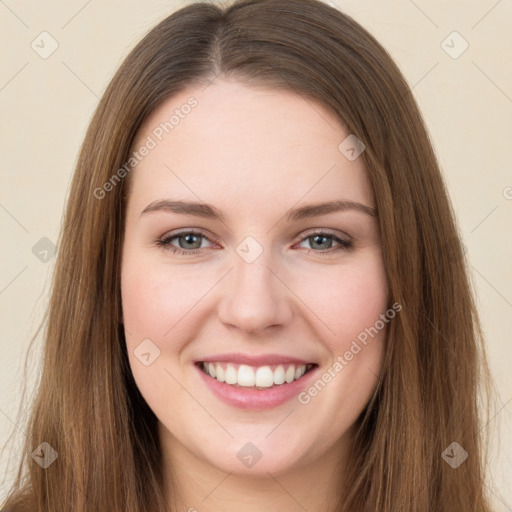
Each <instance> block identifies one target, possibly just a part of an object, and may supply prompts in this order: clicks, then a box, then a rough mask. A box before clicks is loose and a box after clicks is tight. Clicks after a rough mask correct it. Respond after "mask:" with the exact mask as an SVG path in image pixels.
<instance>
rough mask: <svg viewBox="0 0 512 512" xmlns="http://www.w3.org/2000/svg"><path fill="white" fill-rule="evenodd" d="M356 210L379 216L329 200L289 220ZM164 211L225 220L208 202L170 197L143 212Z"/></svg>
mask: <svg viewBox="0 0 512 512" xmlns="http://www.w3.org/2000/svg"><path fill="white" fill-rule="evenodd" d="M349 210H355V211H358V212H361V213H365V214H367V215H370V216H371V217H377V209H376V208H373V207H371V206H366V205H364V204H362V203H357V202H355V201H345V200H338V201H328V202H325V203H315V204H309V205H306V206H301V207H300V208H294V209H291V210H289V211H288V212H287V217H286V218H287V221H298V220H302V219H309V218H312V217H320V216H322V215H328V214H329V213H334V212H339V211H349ZM156 211H164V212H170V213H180V214H185V215H193V216H195V217H203V218H207V219H218V220H220V221H222V222H224V221H225V217H224V214H223V213H222V212H221V211H220V210H218V209H217V208H215V206H212V205H210V204H206V203H193V202H187V201H171V200H169V199H158V200H156V201H153V202H152V203H150V204H148V205H147V206H146V208H144V210H142V212H141V216H142V215H143V214H146V213H149V212H156Z"/></svg>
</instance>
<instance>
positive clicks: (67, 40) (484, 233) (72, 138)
mask: <svg viewBox="0 0 512 512" xmlns="http://www.w3.org/2000/svg"><path fill="white" fill-rule="evenodd" d="M188 3H190V2H187V1H178V0H175V1H171V0H168V1H163V0H152V1H147V2H142V1H138V2H136V1H127V0H123V1H122V2H121V1H113V0H108V1H107V0H89V1H86V0H68V1H66V2H64V1H60V2H57V1H46V2H38V1H36V0H32V1H19V0H5V1H2V0H0V42H1V44H2V48H3V52H2V61H1V65H0V108H1V112H2V123H1V132H0V149H1V155H2V162H1V174H0V175H1V188H0V225H1V233H2V252H1V259H2V260H1V266H0V310H1V311H2V317H1V337H0V350H1V360H0V390H1V395H0V447H2V446H3V445H4V443H5V442H6V441H7V439H8V437H9V435H10V434H11V432H14V438H13V440H14V442H15V445H14V448H10V446H11V445H9V446H8V447H7V448H6V449H5V450H4V451H3V453H2V454H1V457H0V503H1V502H2V498H3V497H4V493H5V489H6V488H7V487H8V485H9V482H10V481H11V478H12V474H13V472H14V469H15V466H14V464H13V463H14V461H15V459H14V457H13V451H12V450H14V451H15V450H16V446H19V443H20V438H21V435H22V432H23V428H24V426H23V423H22V421H20V419H19V418H17V411H18V407H19V405H20V403H21V394H20V393H21V389H22V377H23V373H22V371H23V361H24V356H25V353H26V351H27V348H28V344H29V342H30V338H31V336H32V335H33V334H34V333H35V329H36V327H37V325H38V324H39V321H40V318H41V314H42V312H43V309H44V307H45V306H46V304H47V301H48V295H47V294H48V288H49V283H50V276H51V272H52V269H53V265H54V262H55V258H50V259H49V261H48V262H46V263H44V262H42V261H40V260H39V259H38V258H37V257H36V256H35V255H34V254H33V252H32V248H33V246H34V245H35V244H36V243H38V242H39V241H40V240H41V238H43V237H47V238H48V239H49V240H50V241H52V242H53V243H55V242H56V240H57V236H58V232H59V226H60V222H61V215H62V212H63V207H64V203H65V199H66V197H67V193H68V187H69V183H70V179H71V175H72V170H73V167H74V164H75V162H76V157H77V152H78V149H79V145H80V143H81V141H82V138H83V136H84V134H85V130H86V127H87V124H88V122H89V120H90V117H91V115H92V112H93V109H94V108H95V106H96V104H97V102H98V99H99V97H100V96H101V94H102V93H103V91H104V89H105V87H106V85H107V83H108V81H109V80H110V78H111V77H112V75H113V73H114V72H115V70H116V68H117V67H118V66H119V64H120V63H121V61H122V59H123V58H124V57H125V56H126V54H127V53H128V51H129V50H130V49H131V48H132V47H133V46H134V44H135V43H136V42H137V41H138V40H139V39H140V38H141V37H142V36H143V35H144V34H145V33H146V32H147V31H148V30H149V29H150V28H151V27H152V26H154V25H155V24H156V23H157V22H158V21H160V20H161V19H163V18H164V17H166V16H167V15H169V14H170V13H171V12H173V11H174V10H176V9H178V8H179V7H182V6H184V5H186V4H188ZM328 3H333V2H328ZM334 3H335V4H336V5H337V6H338V7H339V8H341V9H342V10H343V11H345V12H346V13H347V14H350V15H351V16H353V17H354V18H355V19H356V20H357V21H359V22H360V23H361V24H362V25H363V26H364V27H366V28H367V29H368V30H369V31H370V32H371V33H372V34H374V35H375V36H376V38H377V39H378V40H379V41H380V42H381V43H382V44H383V45H384V47H385V48H386V49H387V50H388V51H389V52H390V53H391V55H392V56H393V57H394V59H395V60H396V61H397V63H398V65H399V66H400V68H401V69H402V71H403V73H404V75H405V77H406V79H407V80H408V82H409V83H410V85H411V87H412V88H413V93H414V95H415V97H416V98H417V101H418V102H419V105H420V108H421V109H422V112H423V114H424V116H425V119H426V122H427V125H428V128H429V130H430V133H431V136H432V140H433V143H434V145H435V148H436V151H437V153H438V156H439V160H440V163H441V166H442V169H443V172H444V175H445V178H446V182H447V185H448V188H449V192H450V195H451V198H452V201H453V203H454V206H455V210H456V212H457V216H458V221H459V225H460V228H461V232H462V236H463V241H464V244H465V246H466V247H467V255H468V258H469V261H470V264H471V269H472V279H473V283H474V288H475V293H476V295H477V298H478V306H479V309H480V312H481V316H482V320H483V323H484V327H485V332H486V336H487V340H488V341H487V347H488V354H489V358H490V363H491V369H492V371H493V375H494V378H495V381H496V385H497V389H498V391H499V397H498V400H497V404H496V407H495V410H494V414H495V417H494V418H493V419H492V421H491V422H490V424H489V425H488V427H487V428H489V429H491V431H492V432H493V433H494V439H495V443H494V449H493V455H492V457H493V464H492V475H491V476H492V479H493V483H490V485H491V487H492V488H493V490H494V493H493V496H494V499H495V501H496V510H497V511H498V512H502V511H511V510H512V378H511V376H510V372H511V369H512V339H511V334H512V271H511V265H510V262H511V261H512V237H511V234H512V173H511V160H512V159H511V157H510V149H511V135H512V68H511V66H510V62H512V39H511V38H510V27H511V26H512V1H511V0H499V1H496V0H479V1H476V0H473V1H467V0H466V1H462V0H459V1H441V0H436V1H426V0H416V1H414V2H413V1H412V0H392V1H386V2H383V1H378V0H371V1H370V0H368V1H365V2H361V1H358V0H338V1H335V2H334ZM43 31H46V32H48V33H49V34H51V37H52V38H54V39H55V40H56V41H57V42H58V48H57V50H56V51H55V52H54V53H53V54H52V55H50V56H49V57H48V58H47V59H43V58H41V57H40V56H39V55H38V53H36V51H34V50H33V49H32V47H31V44H32V42H33V41H34V40H35V43H34V46H35V45H36V44H39V46H40V47H41V46H42V43H41V42H40V41H41V37H47V39H45V48H46V49H49V48H50V39H49V38H48V37H49V36H41V37H39V35H40V34H41V32H43ZM453 31H457V32H458V33H459V34H460V35H461V36H462V38H463V39H464V40H465V41H467V43H468V44H469V47H468V48H467V50H466V51H465V52H464V53H462V54H461V55H460V56H458V58H452V57H453V56H455V55H456V54H457V53H459V52H460V51H461V50H462V49H463V45H464V41H463V40H462V39H457V37H458V36H457V35H455V36H454V35H453V34H452V32H453ZM450 34H452V35H450ZM448 36H449V37H448ZM447 37H448V39H446V38H447ZM445 39H446V42H445V43H444V44H442V42H443V41H444V40H445ZM450 47H451V48H450ZM445 50H447V51H449V52H451V53H452V56H450V55H449V54H448V53H447V52H446V51H445ZM39 51H40V52H41V51H43V49H42V48H39ZM39 243H44V242H39ZM49 256H51V254H49ZM40 348H41V340H40V338H39V339H38V340H37V342H36V344H35V350H34V352H33V353H31V358H30V365H29V369H30V372H29V374H30V379H31V384H30V386H31V387H29V390H30V389H33V387H34V384H35V382H36V380H37V376H38V361H39V357H40ZM22 410H26V404H24V405H23V408H22ZM498 443H499V444H498ZM4 474H6V477H5V479H3V475H4ZM506 503H508V505H506Z"/></svg>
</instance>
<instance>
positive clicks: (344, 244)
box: [156, 230, 353, 256]
mask: <svg viewBox="0 0 512 512" xmlns="http://www.w3.org/2000/svg"><path fill="white" fill-rule="evenodd" d="M184 235H196V236H200V237H202V238H206V240H210V239H209V238H208V237H207V236H206V235H204V234H203V233H201V232H198V231H193V230H191V231H181V232H179V233H175V234H173V235H171V236H168V237H165V238H163V239H159V240H156V245H157V246H158V247H161V248H163V249H164V250H166V251H171V252H172V253H175V254H176V253H177V254H180V255H183V256H185V255H186V256H191V255H195V254H198V253H199V252H201V249H192V250H190V251H187V250H185V249H181V248H180V247H175V246H174V245H171V243H170V242H171V241H172V240H174V239H175V238H180V237H182V236H184ZM314 236H323V237H325V238H332V239H333V240H335V241H336V242H338V243H339V246H338V247H335V248H331V249H328V250H326V251H319V250H316V249H308V250H307V251H308V252H307V254H310V253H314V254H318V255H325V254H332V253H334V252H337V251H340V250H345V251H349V250H351V249H353V244H352V242H350V241H348V240H344V239H343V238H340V237H339V236H337V235H334V234H333V233H329V232H326V231H321V230H314V231H313V232H309V233H307V234H306V235H305V236H304V237H303V238H302V239H301V240H300V242H299V243H302V242H303V241H305V240H307V239H308V238H312V237H314ZM210 241H211V240H210Z"/></svg>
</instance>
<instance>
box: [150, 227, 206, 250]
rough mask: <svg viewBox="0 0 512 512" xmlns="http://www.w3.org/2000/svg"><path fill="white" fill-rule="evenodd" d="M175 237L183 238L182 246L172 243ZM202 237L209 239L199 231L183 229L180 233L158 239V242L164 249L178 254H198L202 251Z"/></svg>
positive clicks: (180, 243)
mask: <svg viewBox="0 0 512 512" xmlns="http://www.w3.org/2000/svg"><path fill="white" fill-rule="evenodd" d="M174 239H178V240H183V242H179V245H180V247H176V246H175V245H172V244H171V242H172V241H173V240H174ZM201 239H205V240H208V238H207V237H206V236H205V235H204V234H202V233H199V232H198V231H181V232H180V233H176V234H174V235H170V236H168V237H165V238H163V239H161V240H157V241H156V244H157V245H158V246H159V247H163V248H164V249H166V250H169V251H171V252H173V253H177V254H184V255H185V254H197V253H199V252H200V250H199V249H200V248H201V245H202V244H201ZM198 240H199V242H198ZM183 248H184V249H183Z"/></svg>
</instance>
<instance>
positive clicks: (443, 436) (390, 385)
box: [7, 0, 492, 512]
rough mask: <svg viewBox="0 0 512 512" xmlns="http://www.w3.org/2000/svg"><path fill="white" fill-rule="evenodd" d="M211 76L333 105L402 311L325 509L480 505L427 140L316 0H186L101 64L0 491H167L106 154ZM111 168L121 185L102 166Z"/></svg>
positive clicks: (49, 501)
mask: <svg viewBox="0 0 512 512" xmlns="http://www.w3.org/2000/svg"><path fill="white" fill-rule="evenodd" d="M218 76H226V77H234V78H235V79H237V80H240V81H244V82H246V83H248V84H262V85H267V86H271V87H276V88H282V89H284V90H288V91H293V92H295V93H298V94H300V95H302V96H303V97H304V98H305V99H307V100H308V101H312V102H316V103H317V104H319V105H321V106H323V107H325V108H327V109H328V110H329V111H331V112H333V113H334V114H335V115H336V116H337V117H338V118H339V120H340V122H341V123H342V124H343V125H344V126H345V127H346V129H347V130H348V131H349V133H351V134H354V135H355V136H356V137H357V138H358V139H360V140H361V141H362V142H363V143H364V145H365V148H366V149H365V151H364V153H363V154H362V158H364V162H365V164H366V167H367V169H368V173H369V178H370V180H371V183H372V186H373V190H374V192H375V198H376V206H377V210H378V215H379V223H380V229H381V235H382V251H383V258H384V265H385V269H386V272H387V279H388V283H389V290H390V304H391V303H394V302H398V303H399V304H401V305H402V310H401V312H400V315H397V316H396V317H395V318H394V319H393V321H392V322H391V323H390V325H389V331H388V338H387V344H386V353H385V359H384V364H383V367H382V371H381V374H380V375H379V381H378V385H377V388H376V390H375V393H374V395H373V397H372V399H371V400H370V402H369V403H368V405H367V407H366V408H365V410H364V411H363V413H362V415H361V417H360V418H359V421H358V431H357V436H356V443H355V444H354V446H353V453H352V462H351V464H350V467H349V468H347V470H348V474H347V480H346V481H345V482H344V483H343V486H341V484H340V489H339V490H340V499H339V502H338V503H337V505H336V510H337V511H347V512H355V511H357V512H363V511H371V512H375V511H379V512H391V511H395V512H396V511H403V512H420V511H421V512H432V511H436V512H445V511H446V512H448V511H450V512H452V511H453V510H457V511H464V512H470V511H472V512H477V511H478V512H488V511H490V510H491V508H490V505H489V502H488V498H487V497H486V492H485V473H486V463H485V461H486V453H487V450H486V445H485V443H484V442H483V437H484V433H485V432H486V430H485V429H484V428H483V427H484V423H483V420H482V418H481V417H480V412H481V408H480V405H481V403H480V400H479V399H480V398H481V397H480V392H481V391H482V390H483V391H485V392H486V394H485V395H482V396H484V397H488V396H489V393H490V390H491V386H492V382H491V379H490V375H489V371H488V366H487V362H486V358H485V352H484V346H483V336H482V331H481V327H480V323H479V320H478V316H477V311H476V308H475V304H474V299H473V296H472V290H471V286H470V282H469V278H468V271H467V263H466V261H465V258H464V254H463V251H462V250H461V243H460V238H459V234H458V228H457V225H456V222H455V216H454V213H453V211H452V207H451V205H450V202H449V199H448V196H447V192H446V188H445V185H444V182H443V179H442V176H441V173H440V170H439V166H438V163H437V161H436V156H435V154H434V151H433V148H432V145H431V142H430V140H429V136H428V133H427V130H426V128H425V125H424V122H423V120H422V117H421V115H420V113H419V110H418V107H417V105H416V103H415V100H414V98H413V96H412V94H411V91H410V88H409V87H408V85H407V83H406V81H405V80H404V78H403V76H402V74H401V73H400V71H399V69H398V68H397V66H396V65H395V63H394V62H393V61H392V59H391V57H390V56H389V55H388V53H387V52H386V51H385V49H384V48H383V47H382V46H381V45H380V44H379V43H378V42H377V41H376V40H375V39H374V38H373V37H372V36H371V35H370V34H369V33H368V32H367V31H366V30H365V29H363V28H362V27H361V26H360V25H359V24H358V23H357V22H355V21H354V20H353V19H352V18H350V17H349V16H347V15H345V14H343V13H342V12H340V11H339V10H337V9H334V8H332V7H329V6H328V5H326V4H324V3H322V2H320V1H318V0H240V1H235V2H233V3H231V4H230V5H227V6H225V7H224V8H220V7H218V6H215V5H212V4H209V3H195V4H192V5H189V6H187V7H185V8H183V9H181V10H179V11H177V12H176V13H174V14H172V15H171V16H169V17H167V18H166V19H164V20H163V21H162V22H160V23H159V24H158V25H157V26H156V27H155V28H154V29H153V30H151V31H150V32H149V33H148V34H147V35H146V36H145V37H144V38H143V39H142V41H141V42H140V43H139V44H138V45H137V46H136V47H135V48H134V49H133V50H132V51H131V53H130V54H129V55H128V57H127V58H126V59H125V61H124V62H123V64H122V65H121V67H120V69H119V70H118V71H117V73H116V74H115V76H114V77H113V79H112V81H111V82H110V84H109V86H108V88H107V89H106V91H105V93H104V95H103V97H102V99H101V101H100V102H99V105H98V107H97V110H96V112H95V114H94V117H93V119H92V121H91V123H90V126H89V129H88V131H87V134H86V137H85V140H84V143H83V146H82V148H81V151H80V155H79V159H78V162H77V166H76V169H75V173H74V177H73V182H72V186H71V191H70V195H69V200H68V202H67V210H66V213H65V218H64V221H63V227H62V231H61V235H60V244H59V251H58V259H57V263H56V268H55V273H54V280H53V284H52V290H51V300H50V304H49V309H48V312H47V315H46V316H45V321H46V323H45V331H44V334H45V345H44V358H43V370H42V375H41V382H40V385H39V387H38V390H37V396H36V398H35V401H34V403H33V407H32V409H31V415H30V418H29V420H28V426H27V432H28V434H27V438H26V445H25V449H24V457H23V459H22V461H21V463H20V466H19V472H18V477H17V480H16V482H15V485H14V486H13V488H12V489H11V493H10V495H9V499H8V501H7V505H13V506H14V509H15V510H23V507H24V508H26V509H27V510H30V511H31V512H50V511H51V512H69V511H70V510H76V511H82V510H87V511H88V512H93V511H97V512H105V511H107V510H109V511H110V510H112V511H114V510H115V511H118V510H119V511H120V510H123V511H124V510H127V511H133V512H143V511H144V512H145V511H152V512H157V511H159V512H163V511H164V510H165V509H166V505H167V506H168V501H167V500H168V499H169V497H168V496H164V491H163V485H162V484H163V477H162V471H161V468H162V465H161V459H160V446H159V439H158V435H157V429H156V426H157V418H156V417H155V415H154V414H153V413H152V411H151V410H150V409H149V407H148V406H147V404H146V403H145V401H144V400H143V398H142V397H141V395H140V393H139V392H138V390H137V386H136V385H135V383H134V381H133V377H132V374H131V371H130V368H129V365H128V359H127V354H126V345H125V339H124V331H123V326H122V305H121V300H120V256H121V254H120V251H121V247H122V238H123V219H124V214H125V206H126V196H127V192H128V189H129V187H128V185H129V183H130V176H131V174H130V172H131V171H130V169H128V171H130V172H128V171H127V170H126V168H125V172H124V173H120V172H119V171H118V170H119V169H120V168H122V166H123V165H124V164H125V163H126V162H127V161H128V160H129V158H130V154H131V153H130V151H131V149H132V144H133V141H134V137H135V135H136V133H137V130H138V129H139V127H140V126H141V124H142V122H143V121H144V120H145V119H146V118H147V116H148V115H149V114H150V113H151V112H152V111H153V110H154V109H155V108H157V107H158V106H159V105H160V104H161V103H162V102H163V101H164V100H165V99H168V98H169V97H170V96H172V95H173V94H176V93H178V92H180V91H182V90H183V89H185V88H186V87H188V86H191V85H196V84H200V83H204V84H205V85H206V84H207V83H208V82H209V81H211V80H215V79H216V78H217V77H218ZM199 108H200V106H199ZM116 173H117V177H118V178H119V176H121V178H122V179H121V180H120V182H119V183H118V182H115V183H113V182H112V181H111V180H112V177H113V176H114V175H115V174H116ZM107 182H109V183H111V186H109V187H107V188H108V190H107V188H105V184H106V183H107ZM98 190H102V191H103V192H101V193H98ZM480 384H482V385H483V388H481V386H480ZM483 404H488V401H484V402H483ZM482 410H484V412H485V411H487V413H488V409H482ZM42 442H46V443H48V444H49V445H51V447H53V449H54V450H55V451H56V452H57V453H58V459H57V461H56V462H54V463H53V464H52V465H50V466H49V467H47V468H46V469H43V468H42V467H41V466H40V465H39V464H37V463H36V462H34V460H33V459H32V458H31V457H30V454H31V453H32V452H33V451H34V449H35V448H36V447H38V446H39V445H41V443H42ZM454 442H456V443H458V445H460V447H461V448H459V447H458V446H457V445H452V443H454ZM450 446H451V450H453V449H455V450H459V451H458V452H457V453H463V452H460V449H463V450H465V452H467V454H468V457H467V459H466V460H465V461H464V462H463V463H462V464H461V465H460V466H459V467H457V468H454V467H452V466H451V465H450V464H449V463H448V462H447V459H446V457H443V456H442V454H443V453H445V450H446V449H447V448H448V449H449V450H448V453H449V454H451V455H453V453H454V452H453V451H452V452H450ZM454 446H455V448H454ZM449 456H450V455H449ZM340 469H341V468H340Z"/></svg>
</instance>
